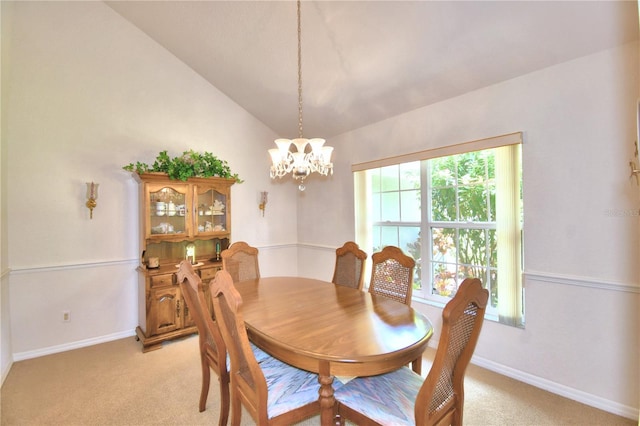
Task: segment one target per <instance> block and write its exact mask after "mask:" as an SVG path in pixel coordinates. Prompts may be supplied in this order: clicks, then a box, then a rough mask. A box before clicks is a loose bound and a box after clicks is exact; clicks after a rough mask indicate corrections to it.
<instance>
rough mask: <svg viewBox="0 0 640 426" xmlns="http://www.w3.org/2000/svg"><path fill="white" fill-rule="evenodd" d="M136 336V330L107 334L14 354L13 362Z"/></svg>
mask: <svg viewBox="0 0 640 426" xmlns="http://www.w3.org/2000/svg"><path fill="white" fill-rule="evenodd" d="M135 335H136V332H135V330H127V331H120V332H118V333H112V334H107V335H106V336H99V337H93V338H91V339H85V340H78V341H76V342H70V343H64V344H62V345H56V346H49V347H47V348H41V349H36V350H33V351H25V352H16V353H14V354H13V361H14V362H16V361H22V360H25V359H31V358H38V357H41V356H45V355H51V354H55V353H59V352H66V351H70V350H73V349H80V348H84V347H87V346H93V345H98V344H100V343H106V342H111V341H112V340H118V339H124V338H126V337H132V336H135ZM7 372H8V370H7Z"/></svg>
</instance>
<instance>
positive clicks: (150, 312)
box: [133, 173, 235, 352]
mask: <svg viewBox="0 0 640 426" xmlns="http://www.w3.org/2000/svg"><path fill="white" fill-rule="evenodd" d="M133 175H134V178H135V179H136V181H138V183H139V193H140V247H141V249H142V260H141V265H140V266H139V267H138V304H139V309H138V312H139V313H138V324H139V325H138V327H137V328H136V335H137V338H138V339H139V340H140V341H141V342H142V351H143V352H148V351H151V350H154V349H160V348H161V347H162V342H164V341H166V340H170V339H174V338H177V337H182V336H185V335H188V334H192V333H196V332H197V329H196V326H195V323H194V321H193V320H192V318H191V316H190V315H189V309H188V308H187V306H186V304H185V302H184V299H183V298H182V295H181V292H180V286H179V284H178V282H177V279H176V273H177V271H178V265H179V264H180V262H181V261H182V260H184V259H187V258H189V260H191V262H192V264H193V265H194V269H195V270H196V271H197V272H198V274H199V275H200V277H201V278H202V281H203V282H209V281H210V280H211V279H213V277H214V276H215V274H216V272H217V271H218V270H219V269H221V268H222V262H221V260H220V252H221V251H222V250H224V249H226V248H227V247H228V246H229V240H230V238H231V232H230V231H231V185H233V184H234V183H235V180H234V179H225V178H218V177H213V178H190V179H188V180H187V181H180V180H171V179H169V178H168V177H167V175H166V174H164V173H146V174H137V173H134V174H133ZM156 262H157V263H156ZM207 299H208V300H209V298H207ZM209 308H210V309H211V306H210V307H209Z"/></svg>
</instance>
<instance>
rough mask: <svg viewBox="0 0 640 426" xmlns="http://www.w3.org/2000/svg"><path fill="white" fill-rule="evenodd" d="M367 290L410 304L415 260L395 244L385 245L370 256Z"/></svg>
mask: <svg viewBox="0 0 640 426" xmlns="http://www.w3.org/2000/svg"><path fill="white" fill-rule="evenodd" d="M371 261H372V267H371V282H370V283H369V292H370V293H372V294H379V295H382V296H385V297H389V298H391V299H393V300H397V301H398V302H402V303H404V304H406V305H409V306H411V293H412V289H413V268H414V267H415V265H416V262H415V260H413V259H412V258H411V257H409V256H407V255H406V254H404V253H403V252H402V250H400V249H399V248H398V247H395V246H386V247H385V248H383V249H382V251H379V252H377V253H374V254H373V255H372V256H371Z"/></svg>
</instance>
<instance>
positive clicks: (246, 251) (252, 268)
mask: <svg viewBox="0 0 640 426" xmlns="http://www.w3.org/2000/svg"><path fill="white" fill-rule="evenodd" d="M220 257H222V269H224V270H225V271H227V272H229V274H231V278H232V279H233V282H234V283H237V282H240V281H245V280H252V279H255V278H260V266H259V264H258V249H257V248H255V247H251V246H250V245H249V244H247V243H246V242H244V241H236V242H235V243H233V244H231V245H230V246H229V248H228V249H226V250H223V251H222V253H220Z"/></svg>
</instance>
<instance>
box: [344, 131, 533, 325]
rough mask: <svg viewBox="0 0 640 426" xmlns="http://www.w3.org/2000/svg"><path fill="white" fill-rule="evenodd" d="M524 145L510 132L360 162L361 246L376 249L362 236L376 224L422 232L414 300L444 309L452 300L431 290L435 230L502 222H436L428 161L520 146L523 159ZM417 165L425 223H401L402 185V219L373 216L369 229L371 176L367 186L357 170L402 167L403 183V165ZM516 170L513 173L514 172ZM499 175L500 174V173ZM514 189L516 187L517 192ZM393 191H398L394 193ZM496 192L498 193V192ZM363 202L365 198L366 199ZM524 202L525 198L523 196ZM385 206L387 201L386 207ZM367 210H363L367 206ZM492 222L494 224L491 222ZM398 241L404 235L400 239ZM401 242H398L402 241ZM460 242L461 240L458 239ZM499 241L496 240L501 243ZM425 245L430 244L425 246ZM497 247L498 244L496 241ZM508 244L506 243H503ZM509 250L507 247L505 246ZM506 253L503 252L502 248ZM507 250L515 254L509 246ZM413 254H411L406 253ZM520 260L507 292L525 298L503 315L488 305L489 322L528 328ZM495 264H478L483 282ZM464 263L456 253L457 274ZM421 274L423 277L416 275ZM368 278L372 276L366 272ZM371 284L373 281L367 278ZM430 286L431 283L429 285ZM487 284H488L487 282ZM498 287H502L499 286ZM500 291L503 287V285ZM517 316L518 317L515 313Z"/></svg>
mask: <svg viewBox="0 0 640 426" xmlns="http://www.w3.org/2000/svg"><path fill="white" fill-rule="evenodd" d="M521 144H522V133H521V132H518V133H511V134H508V135H502V136H497V137H494V138H487V139H481V140H478V141H472V142H465V143H462V144H456V145H451V146H447V147H442V148H437V149H433V150H428V151H421V152H418V153H412V154H407V155H401V156H397V157H392V158H386V159H382V160H377V161H372V162H367V163H360V164H355V165H353V166H352V171H353V172H354V185H355V188H354V189H355V194H356V199H355V204H356V205H355V213H356V241H358V243H359V244H360V245H361V246H362V247H366V248H369V247H374V246H373V244H372V243H373V240H372V238H367V237H366V236H364V235H363V233H366V232H370V231H371V230H372V229H373V227H374V226H394V227H396V228H397V229H399V228H400V227H417V228H419V235H421V242H422V243H421V253H420V259H416V260H417V264H418V262H420V263H421V264H420V266H419V267H420V268H421V275H422V278H421V281H422V282H421V288H420V289H415V288H414V291H413V296H414V298H416V299H418V300H420V301H422V302H426V303H428V304H433V305H435V306H438V307H442V306H444V305H445V304H446V303H447V302H448V301H449V300H451V299H450V297H448V296H442V295H438V294H433V291H432V286H433V284H432V283H433V280H432V277H431V274H432V269H431V268H432V267H433V263H434V260H433V259H432V257H431V254H432V253H431V250H432V244H431V243H430V242H431V241H433V240H432V238H433V237H432V229H434V228H452V229H456V235H457V234H458V232H459V230H461V229H462V230H465V229H481V230H492V231H494V232H496V234H497V232H498V228H499V226H498V223H497V222H498V219H497V218H496V214H497V213H496V212H495V211H492V212H491V214H490V215H489V216H488V220H487V221H486V222H485V221H483V222H479V221H469V222H464V221H460V220H456V221H434V220H433V218H432V211H431V203H432V190H431V186H430V182H429V181H430V173H429V165H428V164H429V163H428V160H431V159H434V158H438V157H446V156H452V155H459V154H464V153H467V152H473V151H482V150H487V149H493V148H500V147H505V146H514V145H517V146H518V155H519V156H520V151H519V146H520V145H521ZM494 160H495V161H496V169H497V168H498V164H497V162H498V159H497V158H495V159H494ZM512 160H513V157H512V158H511V159H507V160H503V161H512ZM519 160H520V161H519V162H518V163H519V164H518V165H517V166H518V169H517V170H518V172H519V171H520V168H519V167H520V166H521V156H520V157H519ZM413 161H420V165H419V170H420V208H421V214H420V222H414V221H411V222H408V221H402V220H401V218H402V216H401V215H402V212H401V209H402V207H401V205H400V200H401V195H400V194H401V192H402V191H403V189H402V185H401V183H398V188H397V190H396V191H395V192H397V193H398V204H399V205H398V219H399V220H397V221H384V220H383V217H382V216H380V217H379V219H380V220H379V221H377V222H373V221H372V220H370V219H371V218H367V219H365V220H366V221H367V223H368V225H364V224H363V223H362V215H361V214H360V213H362V210H361V209H362V208H363V207H362V206H363V203H368V204H365V205H366V206H367V207H368V208H371V207H372V205H371V200H369V201H367V200H366V197H367V195H366V194H363V193H362V191H363V190H365V191H366V190H367V189H364V188H366V187H367V185H366V178H365V179H364V180H365V182H363V178H364V177H365V176H366V173H362V174H359V173H357V172H366V171H371V170H372V169H381V168H383V167H387V166H398V173H399V174H398V177H399V179H401V178H402V175H401V173H400V170H401V166H400V165H401V164H404V163H407V162H413ZM509 167H510V168H511V167H512V165H510V166H509ZM510 172H511V171H510ZM496 173H497V172H496ZM518 177H519V179H520V183H521V174H520V175H519V176H518ZM368 190H369V192H368V193H369V194H370V193H371V190H372V188H368ZM512 190H513V189H512ZM518 190H519V191H521V187H518ZM392 192H393V191H392ZM380 193H382V191H380ZM496 193H497V190H496ZM363 198H364V199H363ZM520 200H521V192H520ZM457 202H458V197H457V196H456V217H458V215H459V210H458V205H457ZM487 202H488V205H487V206H488V207H490V206H491V204H490V200H489V199H488V200H487ZM381 204H382V203H381ZM367 207H364V208H367ZM518 207H521V205H519V206H518ZM365 216H368V213H366V214H365ZM491 219H493V221H492V220H491ZM517 221H518V222H519V230H518V232H519V238H520V241H518V242H517V244H516V246H517V249H518V250H519V251H521V247H522V246H521V244H522V241H521V239H522V221H521V216H519V217H518V218H517ZM398 238H399V237H398ZM495 238H496V239H497V236H495ZM398 241H399V240H398ZM458 241H459V240H458ZM496 241H497V240H496ZM425 242H426V243H425ZM488 243H489V241H487V244H488ZM496 244H497V242H496ZM503 244H504V242H503ZM401 248H402V249H403V251H406V250H405V248H404V247H401ZM503 249H504V247H503ZM501 251H503V250H501ZM508 251H513V250H511V249H510V248H509V250H508ZM407 254H410V253H407ZM487 255H488V256H491V253H489V252H487ZM518 262H519V267H517V268H515V275H513V273H514V272H513V271H512V274H511V276H512V277H514V280H515V281H516V283H515V284H514V285H513V286H514V289H513V290H508V291H507V292H508V293H509V294H510V297H512V298H514V297H515V299H518V298H520V300H515V301H509V302H507V303H509V304H512V303H513V304H514V305H515V308H513V307H510V310H509V312H508V314H507V315H503V314H502V312H501V310H500V309H499V308H500V306H498V307H494V306H492V305H491V304H490V305H489V306H488V307H487V311H486V317H487V319H491V320H498V321H500V322H504V323H507V324H510V325H515V326H524V307H523V298H524V290H523V289H522V254H521V253H520V255H519V257H518ZM491 264H492V260H491V258H490V257H489V258H487V259H486V262H485V265H477V266H480V267H485V266H486V268H487V269H486V270H485V272H484V274H485V276H484V277H482V278H481V280H482V281H483V282H484V283H486V281H487V279H488V278H487V277H489V274H491V271H492V266H491ZM459 265H460V262H459V258H458V255H457V254H456V271H457V270H458V269H457V268H458V266H459ZM493 269H495V270H496V273H497V270H498V267H497V266H496V267H494V268H493ZM416 275H418V274H416ZM367 276H368V274H367ZM367 281H368V280H367ZM425 283H428V284H425ZM485 285H486V284H485ZM496 285H497V284H496ZM498 287H499V288H500V286H498ZM511 293H516V295H515V296H513V295H511ZM500 300H501V303H502V304H504V303H505V302H504V301H503V299H502V298H501V299H500ZM514 312H515V313H514Z"/></svg>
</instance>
